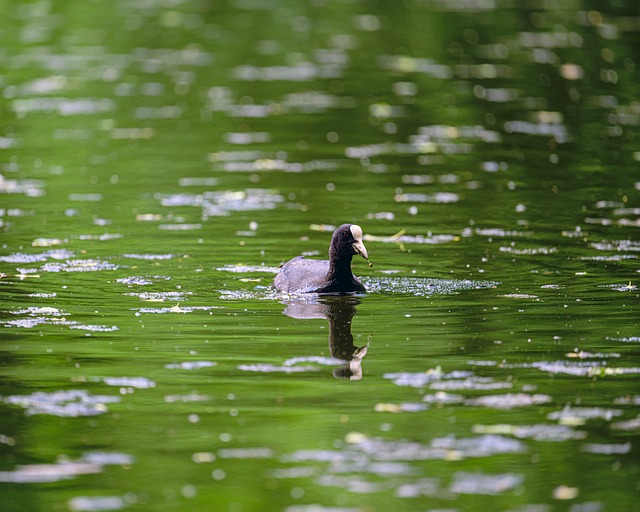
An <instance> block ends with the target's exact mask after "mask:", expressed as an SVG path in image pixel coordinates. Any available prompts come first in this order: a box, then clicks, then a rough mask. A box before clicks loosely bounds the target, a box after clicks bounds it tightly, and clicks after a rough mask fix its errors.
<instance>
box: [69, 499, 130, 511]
mask: <svg viewBox="0 0 640 512" xmlns="http://www.w3.org/2000/svg"><path fill="white" fill-rule="evenodd" d="M135 501H136V500H135V498H134V497H133V496H130V495H127V496H76V497H75V498H71V499H70V500H69V503H68V505H69V509H70V510H71V511H72V512H101V511H108V510H122V509H123V508H126V507H127V506H129V505H130V504H132V503H135Z"/></svg>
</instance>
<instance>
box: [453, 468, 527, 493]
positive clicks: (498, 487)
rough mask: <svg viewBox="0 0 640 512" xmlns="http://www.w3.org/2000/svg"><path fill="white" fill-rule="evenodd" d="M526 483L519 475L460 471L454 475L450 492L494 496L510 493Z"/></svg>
mask: <svg viewBox="0 0 640 512" xmlns="http://www.w3.org/2000/svg"><path fill="white" fill-rule="evenodd" d="M523 483H524V475H522V474H519V473H500V474H487V473H479V472H474V473H468V472H466V471H458V472H456V473H455V474H454V475H453V482H451V485H450V486H449V491H450V492H451V493H453V494H484V495H490V496H494V495H497V494H501V493H503V492H506V491H510V490H512V489H514V488H516V487H518V486H520V485H522V484H523Z"/></svg>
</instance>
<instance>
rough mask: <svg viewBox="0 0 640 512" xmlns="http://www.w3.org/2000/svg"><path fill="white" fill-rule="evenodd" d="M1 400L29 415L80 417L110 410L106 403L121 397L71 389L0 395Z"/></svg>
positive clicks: (117, 400) (118, 399) (116, 400)
mask: <svg viewBox="0 0 640 512" xmlns="http://www.w3.org/2000/svg"><path fill="white" fill-rule="evenodd" d="M0 401H2V402H4V403H6V404H11V405H19V406H21V407H23V408H24V409H25V412H26V414H27V415H35V414H50V415H52V416H61V417H78V416H96V415H99V414H104V413H105V412H107V411H108V408H107V405H106V404H110V403H116V402H119V401H120V397H118V396H107V395H92V394H90V393H89V392H88V391H86V390H83V389H70V390H62V391H54V392H51V393H46V392H43V391H36V392H35V393H32V394H30V395H10V396H0Z"/></svg>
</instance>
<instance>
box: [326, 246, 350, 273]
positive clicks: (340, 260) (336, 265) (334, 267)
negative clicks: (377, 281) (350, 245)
mask: <svg viewBox="0 0 640 512" xmlns="http://www.w3.org/2000/svg"><path fill="white" fill-rule="evenodd" d="M352 258H353V255H351V254H348V255H342V256H341V257H340V256H338V255H337V254H336V253H335V252H333V251H331V252H330V253H329V275H328V278H329V279H332V278H333V279H336V278H337V279H339V278H341V277H349V278H351V259H352Z"/></svg>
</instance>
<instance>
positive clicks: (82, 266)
mask: <svg viewBox="0 0 640 512" xmlns="http://www.w3.org/2000/svg"><path fill="white" fill-rule="evenodd" d="M119 268H123V267H122V266H121V265H116V264H115V263H110V262H108V261H102V260H95V259H87V260H81V259H74V260H67V261H64V262H48V263H45V264H44V265H42V267H40V269H41V270H42V271H43V272H101V271H103V270H118V269H119ZM125 268H126V267H125Z"/></svg>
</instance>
